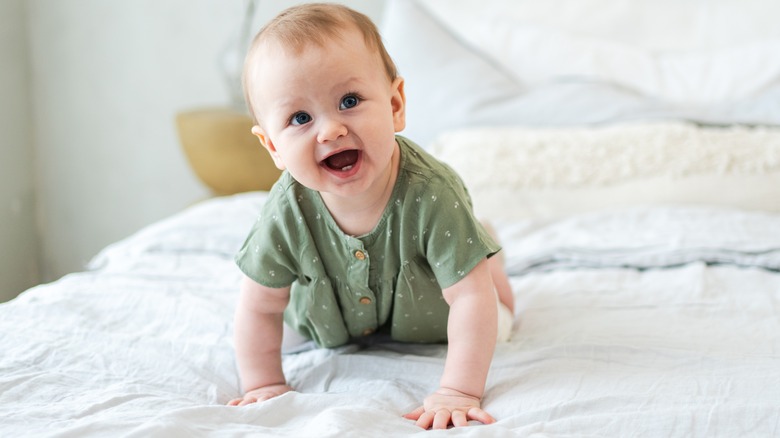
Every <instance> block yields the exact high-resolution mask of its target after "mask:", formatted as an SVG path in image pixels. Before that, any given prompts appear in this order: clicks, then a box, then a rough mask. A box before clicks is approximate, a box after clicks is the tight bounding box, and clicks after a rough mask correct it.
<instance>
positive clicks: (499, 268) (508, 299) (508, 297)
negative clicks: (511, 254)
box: [482, 221, 515, 313]
mask: <svg viewBox="0 0 780 438" xmlns="http://www.w3.org/2000/svg"><path fill="white" fill-rule="evenodd" d="M482 226H484V227H485V230H487V232H488V234H490V236H491V237H492V238H493V240H495V241H498V235H497V234H496V230H494V229H493V227H492V226H491V225H490V224H489V223H487V222H486V221H482ZM488 267H489V268H490V275H491V276H492V277H493V285H494V286H495V288H496V292H497V293H498V300H499V301H501V304H503V305H505V306H506V307H507V308H508V309H509V310H510V311H511V312H512V313H514V311H515V296H514V294H513V293H512V286H511V285H510V284H509V277H508V276H507V275H506V270H504V253H503V251H499V252H498V254H496V255H494V256H493V257H491V258H489V259H488Z"/></svg>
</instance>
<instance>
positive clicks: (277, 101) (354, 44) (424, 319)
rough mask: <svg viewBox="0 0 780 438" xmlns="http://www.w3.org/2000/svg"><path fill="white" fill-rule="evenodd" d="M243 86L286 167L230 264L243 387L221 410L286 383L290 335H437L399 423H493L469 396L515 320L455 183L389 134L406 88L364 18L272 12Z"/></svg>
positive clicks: (264, 135) (426, 338)
mask: <svg viewBox="0 0 780 438" xmlns="http://www.w3.org/2000/svg"><path fill="white" fill-rule="evenodd" d="M244 89H245V93H246V100H247V103H248V106H249V108H250V111H251V113H252V116H253V117H254V120H255V121H256V126H254V127H253V128H252V133H253V134H254V135H256V136H257V137H258V139H259V140H260V143H262V145H263V146H264V147H265V148H266V149H267V150H268V152H269V153H270V154H271V157H272V158H273V160H274V162H275V164H276V166H277V167H279V168H280V169H282V170H285V172H283V174H282V176H281V178H280V179H279V181H278V182H277V183H276V185H275V186H274V187H273V189H272V190H271V192H270V194H269V197H268V199H267V201H266V202H265V204H264V206H263V209H262V212H261V215H260V217H259V218H258V220H257V222H256V223H255V225H254V227H253V228H252V230H251V232H250V234H249V237H248V238H247V240H246V242H245V244H244V246H243V248H242V249H241V251H240V252H239V253H238V255H237V256H236V261H237V263H238V266H239V267H240V269H241V270H242V271H243V273H244V274H245V276H244V279H243V281H242V285H241V293H240V299H239V303H238V307H237V311H236V319H235V345H236V355H237V361H238V367H239V372H240V376H241V381H242V386H243V389H244V390H245V391H246V393H245V394H244V395H243V397H240V398H237V399H235V400H232V401H230V402H229V404H230V405H234V406H235V405H238V406H241V405H245V404H249V403H254V402H259V401H263V400H267V399H270V398H272V397H276V396H278V395H281V394H283V393H285V392H287V391H291V390H292V388H291V387H290V386H288V385H287V382H286V379H285V376H284V374H283V372H282V358H281V352H282V342H283V332H284V328H285V326H289V327H290V328H292V329H294V330H295V331H296V332H297V333H299V334H300V335H302V336H303V337H304V338H306V339H310V340H313V341H315V342H316V343H317V344H318V345H319V346H322V347H337V346H340V345H343V344H346V343H349V342H355V341H359V340H360V339H361V338H365V337H369V336H379V337H381V336H384V337H388V338H390V339H392V340H394V341H400V342H431V343H432V342H448V351H447V357H446V362H445V366H444V371H443V374H442V377H441V381H440V387H439V389H437V390H436V391H435V392H433V393H432V394H431V395H429V396H428V397H426V398H425V400H424V401H423V403H422V406H420V407H419V408H417V409H415V410H414V411H412V412H409V413H407V414H406V415H405V417H406V418H409V419H412V420H416V422H417V425H419V426H421V427H423V428H425V429H428V428H435V429H442V428H446V427H447V426H449V425H450V424H452V425H454V426H465V425H467V422H468V421H469V420H477V421H480V422H482V423H492V422H494V421H495V420H494V419H493V417H491V416H490V415H489V414H488V413H487V412H485V411H484V410H482V409H481V407H480V402H481V399H482V395H483V392H484V389H485V380H486V378H487V374H488V369H489V368H490V362H491V359H492V356H493V351H494V349H495V344H496V340H497V339H506V338H508V331H509V329H510V328H511V324H512V315H513V310H512V309H513V298H512V291H511V289H510V287H509V282H508V279H507V277H506V275H505V273H504V271H503V267H502V266H501V264H502V263H501V261H500V260H499V257H492V258H491V256H493V255H494V254H496V253H497V252H498V251H499V249H500V247H499V246H498V245H497V244H496V243H495V242H494V240H493V238H492V237H491V234H490V233H488V232H487V231H486V229H485V228H484V227H483V226H482V225H481V224H480V223H479V221H477V220H475V218H474V215H473V213H472V209H471V200H470V198H469V195H468V193H467V191H466V188H465V187H464V186H463V183H462V181H461V180H460V178H459V177H458V176H457V175H455V173H454V172H453V171H452V170H451V169H450V168H449V167H447V166H446V165H444V164H442V163H440V162H438V161H437V160H435V159H434V158H433V157H431V156H430V155H429V154H428V153H426V152H425V151H424V150H422V149H421V148H420V147H418V146H417V145H416V144H414V143H413V142H411V141H410V140H408V139H406V138H404V137H401V136H397V135H396V133H397V132H399V131H401V130H402V129H403V128H404V125H405V112H404V111H405V96H404V81H403V79H402V78H401V77H399V76H398V73H397V72H396V68H395V65H394V64H393V61H392V60H391V59H390V56H389V55H388V54H387V52H386V51H385V48H384V46H383V44H382V41H381V38H380V36H379V33H378V31H377V29H376V27H375V26H374V24H373V23H372V22H371V20H370V19H368V18H367V17H366V16H364V15H363V14H360V13H358V12H355V11H353V10H351V9H348V8H346V7H344V6H340V5H335V4H306V5H302V6H297V7H293V8H290V9H288V10H286V11H284V12H282V13H281V14H280V15H279V16H277V17H276V18H275V19H274V20H272V21H271V22H270V23H269V24H268V25H267V26H265V27H264V28H263V29H262V30H261V31H260V33H259V34H258V35H257V37H255V39H254V41H253V43H252V46H251V48H250V50H249V52H248V54H247V58H246V64H245V67H244ZM499 319H503V321H502V322H501V324H499ZM499 326H502V327H503V330H502V331H503V332H504V333H498V332H499V328H498V327H499ZM285 336H287V335H285Z"/></svg>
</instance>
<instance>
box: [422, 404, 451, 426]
mask: <svg viewBox="0 0 780 438" xmlns="http://www.w3.org/2000/svg"><path fill="white" fill-rule="evenodd" d="M450 418H452V412H450V411H449V410H447V409H441V410H438V411H436V414H435V415H434V417H433V428H434V429H446V428H447V426H449V424H450ZM426 429H427V427H426Z"/></svg>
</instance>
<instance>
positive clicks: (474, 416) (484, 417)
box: [466, 408, 496, 424]
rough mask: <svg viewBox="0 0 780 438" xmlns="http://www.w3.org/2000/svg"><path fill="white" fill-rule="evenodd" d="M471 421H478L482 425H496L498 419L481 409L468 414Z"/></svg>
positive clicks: (475, 409)
mask: <svg viewBox="0 0 780 438" xmlns="http://www.w3.org/2000/svg"><path fill="white" fill-rule="evenodd" d="M466 416H467V417H468V419H469V420H477V421H479V422H480V423H482V424H491V423H495V422H496V419H495V418H493V417H492V416H491V415H490V414H488V413H487V412H485V411H483V410H482V409H480V408H471V409H469V411H468V413H467V414H466Z"/></svg>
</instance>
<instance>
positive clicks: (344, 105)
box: [341, 94, 360, 110]
mask: <svg viewBox="0 0 780 438" xmlns="http://www.w3.org/2000/svg"><path fill="white" fill-rule="evenodd" d="M358 103H360V98H359V97H357V96H355V95H354V94H348V95H346V96H344V98H342V99H341V109H343V110H344V109H349V108H354V107H356V106H357V104H358Z"/></svg>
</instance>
